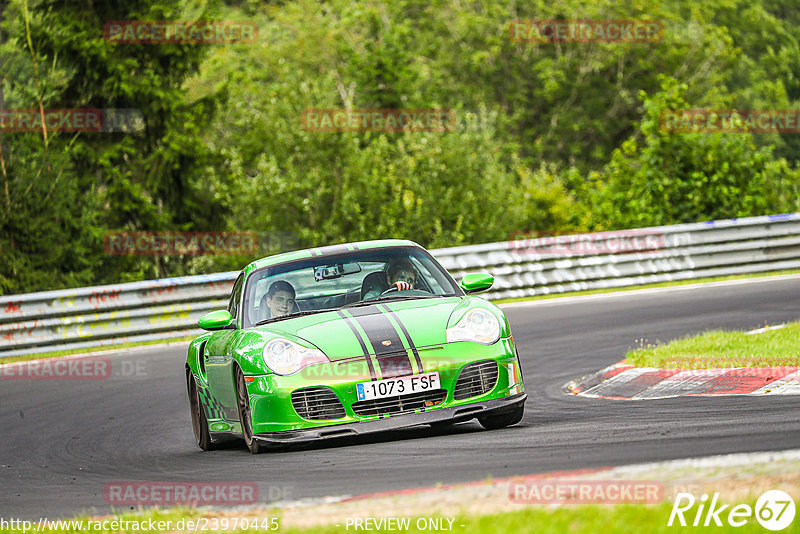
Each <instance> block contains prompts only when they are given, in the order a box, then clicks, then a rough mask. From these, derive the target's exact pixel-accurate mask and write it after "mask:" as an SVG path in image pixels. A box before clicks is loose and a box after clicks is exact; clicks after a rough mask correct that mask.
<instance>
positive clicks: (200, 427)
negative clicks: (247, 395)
mask: <svg viewBox="0 0 800 534" xmlns="http://www.w3.org/2000/svg"><path fill="white" fill-rule="evenodd" d="M189 407H190V409H191V412H192V430H193V431H194V440H195V441H196V442H197V446H198V447H200V448H201V449H203V450H204V451H210V450H212V449H214V443H213V442H212V441H211V432H209V431H208V419H207V418H206V411H205V409H204V408H203V403H202V402H200V393H199V392H198V391H197V383H196V382H195V381H194V377H193V376H191V375H190V376H189Z"/></svg>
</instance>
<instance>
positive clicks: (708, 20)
mask: <svg viewBox="0 0 800 534" xmlns="http://www.w3.org/2000/svg"><path fill="white" fill-rule="evenodd" d="M794 4H795V2H793V1H792V0H755V1H753V0H723V1H719V0H697V1H696V2H692V3H691V4H687V3H685V2H676V1H668V2H663V3H658V4H654V3H652V2H642V1H638V0H629V1H625V2H619V0H598V1H596V2H592V3H588V4H587V3H586V2H580V1H578V0H563V1H560V2H557V3H554V2H546V1H544V0H536V1H533V2H523V3H517V2H504V1H499V0H490V1H486V2H461V3H455V4H454V3H452V2H445V1H443V0H433V1H422V0H392V1H387V0H368V1H365V2H349V1H346V0H325V1H321V2H320V1H316V0H297V1H291V2H290V1H283V0H277V1H270V2H259V1H256V0H228V1H225V2H224V3H215V2H213V0H212V3H211V4H207V3H200V4H197V3H193V2H188V1H187V0H122V1H112V0H100V1H97V2H92V3H90V4H86V5H81V6H80V7H76V6H74V5H72V4H69V3H62V2H46V1H44V0H10V1H8V2H5V3H3V4H2V7H0V14H2V18H1V19H0V28H2V34H3V36H4V38H3V39H0V87H2V89H3V96H2V99H3V101H4V102H3V105H4V107H6V108H17V109H31V108H39V107H42V108H73V107H77V108H85V107H95V108H125V109H130V108H134V109H139V110H141V112H142V114H143V117H144V120H145V129H144V131H143V132H141V133H139V134H135V135H134V134H130V133H128V134H125V133H114V134H108V133H102V134H101V133H80V134H67V133H57V132H44V131H38V132H22V133H20V132H5V133H2V134H1V135H0V146H1V147H2V151H1V152H0V154H2V156H3V162H2V163H3V165H2V166H0V179H2V182H1V183H0V294H5V293H16V292H26V291H32V290H40V289H49V288H58V287H68V286H77V285H89V284H98V283H111V282H118V281H130V280H137V279H143V278H153V277H160V276H170V275H181V274H192V273H198V272H209V271H214V270H228V269H231V270H232V269H238V268H240V267H241V266H242V264H243V263H245V262H246V261H248V260H249V259H252V258H250V257H243V256H212V257H199V258H187V257H176V256H169V257H141V256H140V257H126V256H110V255H108V254H106V253H105V251H104V249H103V241H104V238H105V236H106V235H107V234H108V233H109V232H119V231H142V230H150V231H169V230H176V231H192V230H198V231H203V230H216V231H224V230H236V231H254V232H256V233H258V234H259V235H262V236H290V237H291V238H290V239H288V240H286V241H281V242H276V243H272V244H271V245H270V246H268V247H265V248H263V249H262V251H261V254H267V253H272V252H277V251H279V250H281V249H286V248H291V247H296V246H310V245H321V244H329V243H332V242H338V241H348V240H360V239H372V238H382V237H405V238H411V239H414V240H416V241H418V242H420V243H421V244H423V245H426V246H432V247H439V246H442V247H444V246H454V245H459V244H470V243H480V242H487V241H496V240H504V239H507V238H509V237H510V236H514V235H517V234H520V233H525V232H540V233H553V234H555V233H559V234H563V233H570V232H577V231H582V230H593V229H609V228H629V227H637V226H644V225H651V224H670V223H677V222H687V221H697V220H707V219H712V218H727V217H741V216H746V215H758V214H765V213H777V212H785V211H792V210H797V209H798V187H799V184H800V175H798V170H797V163H798V154H800V136H798V135H796V134H699V133H695V134H674V133H668V132H664V131H661V129H660V123H659V118H660V114H661V112H662V111H664V110H668V109H669V110H674V109H683V108H698V107H708V108H738V109H763V108H770V109H792V108H795V109H796V108H798V104H800V76H798V72H800V46H799V43H800V29H798V28H800V25H798V22H800V18H798V14H797V10H796V9H795V7H796V6H795V5H794ZM201 18H206V19H224V20H249V21H253V22H255V23H256V24H257V25H258V28H259V38H258V41H257V42H256V43H253V44H236V45H212V46H202V45H200V46H198V45H114V44H111V43H109V42H106V41H105V40H104V39H103V38H102V28H103V25H104V23H105V22H107V21H110V20H136V19H138V20H197V19H201ZM526 18H527V19H539V20H543V19H646V20H656V21H659V22H660V23H662V24H663V26H664V33H663V38H662V39H661V40H659V41H656V42H651V43H614V42H610V43H542V44H535V43H521V42H514V41H513V40H512V39H511V38H510V35H509V25H510V23H511V21H512V20H515V19H526ZM309 108H318V109H319V108H322V109H330V108H335V109H340V108H407V109H426V108H443V109H452V110H454V112H455V114H456V117H457V120H458V123H457V127H456V128H455V129H454V131H449V132H400V133H390V132H317V131H311V130H309V129H305V128H304V127H303V125H302V122H301V121H302V119H301V118H302V114H303V111H304V110H307V109H309Z"/></svg>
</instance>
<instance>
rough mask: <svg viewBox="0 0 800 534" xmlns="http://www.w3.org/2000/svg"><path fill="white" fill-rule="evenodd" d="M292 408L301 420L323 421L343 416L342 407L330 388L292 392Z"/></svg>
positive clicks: (304, 389)
mask: <svg viewBox="0 0 800 534" xmlns="http://www.w3.org/2000/svg"><path fill="white" fill-rule="evenodd" d="M292 406H294V410H295V411H296V412H297V415H299V416H300V417H302V418H303V419H311V420H315V421H325V420H328V419H340V418H342V417H344V416H345V413H344V406H342V403H341V401H339V397H337V396H336V393H334V392H333V390H332V389H330V388H325V387H313V388H303V389H296V390H294V391H292Z"/></svg>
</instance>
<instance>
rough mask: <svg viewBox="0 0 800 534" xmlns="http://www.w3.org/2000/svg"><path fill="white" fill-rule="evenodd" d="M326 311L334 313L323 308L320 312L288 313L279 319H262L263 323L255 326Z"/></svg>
mask: <svg viewBox="0 0 800 534" xmlns="http://www.w3.org/2000/svg"><path fill="white" fill-rule="evenodd" d="M328 311H336V310H335V309H334V308H324V309H322V310H305V311H299V312H295V313H290V314H288V315H281V316H280V317H270V318H269V319H264V320H263V321H259V322H257V323H256V324H255V326H261V325H265V324H269V323H274V322H276V321H280V320H282V319H293V318H294V317H302V316H304V315H314V314H315V313H322V312H328Z"/></svg>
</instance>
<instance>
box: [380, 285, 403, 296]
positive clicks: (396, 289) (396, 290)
mask: <svg viewBox="0 0 800 534" xmlns="http://www.w3.org/2000/svg"><path fill="white" fill-rule="evenodd" d="M398 291H400V290H399V289H398V288H397V286H391V287H390V288H389V289H387V290H386V291H384V292H383V293H381V296H384V295H385V294H387V293H392V292H395V293H396V292H398Z"/></svg>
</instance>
